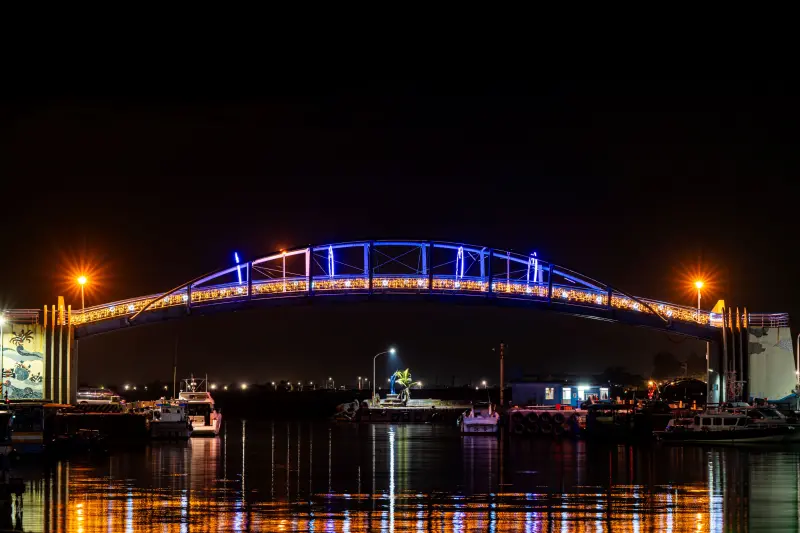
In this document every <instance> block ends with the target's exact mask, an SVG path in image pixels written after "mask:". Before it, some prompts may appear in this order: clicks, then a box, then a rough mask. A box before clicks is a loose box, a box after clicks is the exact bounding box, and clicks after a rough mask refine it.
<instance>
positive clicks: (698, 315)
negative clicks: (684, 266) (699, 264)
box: [694, 280, 705, 322]
mask: <svg viewBox="0 0 800 533" xmlns="http://www.w3.org/2000/svg"><path fill="white" fill-rule="evenodd" d="M703 285H705V283H703V282H702V281H701V280H697V281H695V282H694V286H695V287H696V288H697V321H698V322H700V289H702V288H703Z"/></svg>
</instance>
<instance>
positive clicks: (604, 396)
mask: <svg viewBox="0 0 800 533" xmlns="http://www.w3.org/2000/svg"><path fill="white" fill-rule="evenodd" d="M600 399H601V400H608V387H600Z"/></svg>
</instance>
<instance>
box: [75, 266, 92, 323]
mask: <svg viewBox="0 0 800 533" xmlns="http://www.w3.org/2000/svg"><path fill="white" fill-rule="evenodd" d="M77 281H78V285H80V286H81V318H83V309H84V307H86V302H85V301H84V298H83V286H84V285H86V282H87V281H89V280H88V279H87V278H86V276H78V280H77Z"/></svg>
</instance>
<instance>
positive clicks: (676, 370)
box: [653, 352, 683, 379]
mask: <svg viewBox="0 0 800 533" xmlns="http://www.w3.org/2000/svg"><path fill="white" fill-rule="evenodd" d="M680 375H683V371H682V370H681V363H680V361H678V359H677V358H676V357H675V356H674V355H673V354H671V353H670V352H658V353H657V354H656V355H655V357H654V358H653V377H654V378H656V379H665V378H673V377H676V376H680Z"/></svg>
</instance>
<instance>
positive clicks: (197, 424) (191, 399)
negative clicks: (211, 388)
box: [178, 377, 222, 437]
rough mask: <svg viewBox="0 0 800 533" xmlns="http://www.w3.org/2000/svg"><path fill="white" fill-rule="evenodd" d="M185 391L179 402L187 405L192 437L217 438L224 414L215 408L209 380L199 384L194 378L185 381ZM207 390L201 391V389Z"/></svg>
mask: <svg viewBox="0 0 800 533" xmlns="http://www.w3.org/2000/svg"><path fill="white" fill-rule="evenodd" d="M183 381H184V385H185V387H186V390H185V391H182V392H180V393H179V394H178V400H179V401H181V402H184V403H185V404H186V413H187V414H188V416H189V422H190V423H191V424H192V437H216V436H218V435H219V431H220V428H222V413H221V412H220V411H219V410H217V409H216V408H215V406H214V398H212V397H211V394H210V393H209V392H208V379H201V380H200V382H199V383H198V382H197V381H196V380H195V379H194V377H192V378H190V379H185V380H183ZM203 387H204V388H205V390H202V391H201V390H200V389H201V388H203Z"/></svg>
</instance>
